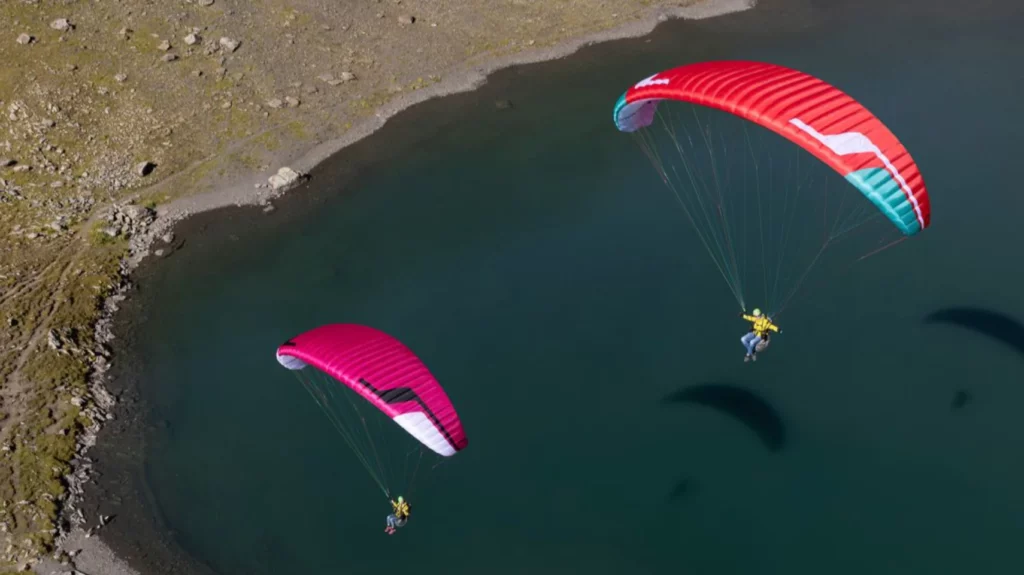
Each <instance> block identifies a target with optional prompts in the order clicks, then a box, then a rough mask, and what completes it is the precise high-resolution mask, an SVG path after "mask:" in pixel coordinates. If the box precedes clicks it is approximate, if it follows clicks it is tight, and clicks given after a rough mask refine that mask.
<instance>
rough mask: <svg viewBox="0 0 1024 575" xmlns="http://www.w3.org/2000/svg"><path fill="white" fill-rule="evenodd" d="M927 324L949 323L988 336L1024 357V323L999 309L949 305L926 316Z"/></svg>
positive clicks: (925, 321)
mask: <svg viewBox="0 0 1024 575" xmlns="http://www.w3.org/2000/svg"><path fill="white" fill-rule="evenodd" d="M924 323H927V324H949V325H955V326H959V327H962V328H964V329H968V330H970V331H973V332H976V333H980V334H982V335H985V336H988V337H989V338H991V339H994V340H996V341H998V342H1000V343H1002V344H1003V345H1006V346H1008V347H1010V348H1011V349H1013V350H1014V351H1016V352H1017V354H1018V355H1020V356H1021V358H1022V359H1024V324H1022V323H1021V322H1019V321H1017V320H1016V319H1014V318H1012V317H1010V316H1008V315H1006V314H1004V313H1002V312H998V311H994V310H989V309H985V308H980V307H948V308H943V309H940V310H936V311H933V312H932V313H930V314H928V315H927V316H926V317H925V318H924Z"/></svg>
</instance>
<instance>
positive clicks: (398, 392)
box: [277, 324, 469, 457]
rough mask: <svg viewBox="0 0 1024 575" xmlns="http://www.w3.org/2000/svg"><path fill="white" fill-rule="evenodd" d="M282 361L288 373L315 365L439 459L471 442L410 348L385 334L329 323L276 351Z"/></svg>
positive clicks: (357, 326) (371, 329)
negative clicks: (381, 413)
mask: <svg viewBox="0 0 1024 575" xmlns="http://www.w3.org/2000/svg"><path fill="white" fill-rule="evenodd" d="M277 361H278V362H280V363H281V365H283V366H284V367H286V368H288V369H292V370H297V369H303V368H305V367H306V366H308V365H311V366H313V367H315V368H317V369H319V370H320V371H322V372H324V373H326V374H328V375H330V376H331V377H332V378H334V379H336V380H338V382H340V383H342V384H344V385H346V386H348V387H349V388H351V389H352V390H354V391H355V392H356V393H358V394H359V395H361V396H363V397H364V398H366V400H367V401H369V402H370V403H372V404H373V405H374V406H375V407H376V408H377V409H379V410H381V411H383V412H384V413H385V414H387V416H388V417H390V418H391V419H393V420H394V421H395V423H397V424H398V425H400V426H402V428H403V429H405V430H406V431H407V432H409V434H410V435H412V436H413V437H415V438H416V439H418V440H419V441H420V442H421V443H423V444H424V445H426V446H427V447H429V448H430V449H432V450H433V451H435V452H436V453H438V454H440V455H443V456H445V457H450V456H452V455H455V453H456V452H458V451H460V450H462V449H465V448H466V445H467V444H468V443H469V442H468V440H467V439H466V433H465V431H463V429H462V422H461V421H459V416H458V414H456V413H455V407H454V406H453V405H452V402H451V401H450V400H449V399H448V395H447V394H445V392H444V389H442V388H441V384H439V383H438V382H437V380H436V379H434V376H433V375H431V373H430V371H429V370H427V367H426V366H425V365H423V362H422V361H420V359H419V358H418V357H416V355H415V354H413V353H412V351H410V350H409V348H407V347H405V345H403V344H402V342H400V341H398V340H397V339H395V338H393V337H391V336H389V335H388V334H386V333H384V332H381V331H379V330H376V329H374V328H371V327H366V326H362V325H355V324H330V325H324V326H321V327H318V328H315V329H313V330H310V331H307V332H305V333H303V334H300V335H298V336H296V337H294V338H292V339H290V340H289V341H287V342H285V343H284V344H283V345H282V346H280V347H279V348H277Z"/></svg>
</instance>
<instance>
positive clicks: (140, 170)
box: [135, 160, 156, 177]
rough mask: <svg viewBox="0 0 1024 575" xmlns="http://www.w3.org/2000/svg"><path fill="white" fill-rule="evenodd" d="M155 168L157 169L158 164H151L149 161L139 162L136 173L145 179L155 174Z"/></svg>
mask: <svg viewBox="0 0 1024 575" xmlns="http://www.w3.org/2000/svg"><path fill="white" fill-rule="evenodd" d="M154 168H156V164H154V163H153V162H150V161H148V160H147V161H145V162H139V163H138V164H136V165H135V173H136V174H138V175H140V176H143V177H145V176H148V175H149V174H151V173H153V169H154Z"/></svg>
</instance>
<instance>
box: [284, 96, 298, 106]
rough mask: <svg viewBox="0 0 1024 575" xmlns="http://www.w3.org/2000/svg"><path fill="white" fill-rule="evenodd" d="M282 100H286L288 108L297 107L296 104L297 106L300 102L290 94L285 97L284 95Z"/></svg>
mask: <svg viewBox="0 0 1024 575" xmlns="http://www.w3.org/2000/svg"><path fill="white" fill-rule="evenodd" d="M284 101H285V102H286V103H287V104H288V107H289V108H295V107H297V106H298V105H299V104H301V102H300V101H299V99H298V98H294V97H292V96H286V97H285V99H284Z"/></svg>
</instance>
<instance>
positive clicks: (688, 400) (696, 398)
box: [662, 382, 786, 452]
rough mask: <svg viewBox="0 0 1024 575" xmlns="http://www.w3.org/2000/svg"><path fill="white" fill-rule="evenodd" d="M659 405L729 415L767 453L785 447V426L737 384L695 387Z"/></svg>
mask: <svg viewBox="0 0 1024 575" xmlns="http://www.w3.org/2000/svg"><path fill="white" fill-rule="evenodd" d="M662 403H667V404H690V405H699V406H702V407H707V408H710V409H714V410H715V411H718V412H720V413H722V414H724V415H728V416H729V417H732V418H733V419H735V420H737V421H739V422H740V423H742V424H743V425H745V426H746V427H747V428H749V429H750V430H751V431H753V432H754V434H755V435H757V437H758V438H759V439H760V440H761V443H763V444H764V446H765V448H766V449H768V451H772V452H777V451H781V450H782V448H783V447H784V446H785V444H786V427H785V424H783V422H782V417H781V416H780V415H779V412H778V410H776V409H775V408H774V407H773V406H772V405H771V404H770V403H768V402H767V401H766V400H765V399H764V398H762V397H761V396H760V395H758V394H756V393H754V392H753V391H750V390H748V389H744V388H742V387H739V386H737V385H732V384H730V383H718V382H716V383H704V384H699V385H694V386H690V387H686V388H683V389H680V390H678V391H676V392H674V393H672V394H670V395H668V396H667V397H665V398H664V399H662Z"/></svg>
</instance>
